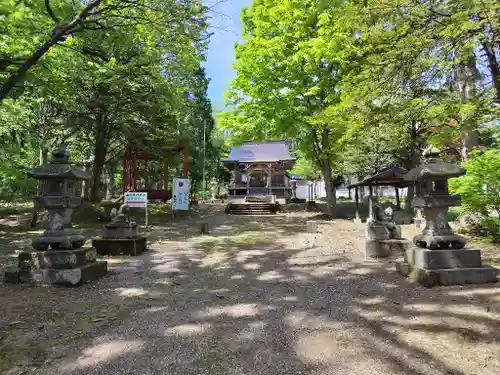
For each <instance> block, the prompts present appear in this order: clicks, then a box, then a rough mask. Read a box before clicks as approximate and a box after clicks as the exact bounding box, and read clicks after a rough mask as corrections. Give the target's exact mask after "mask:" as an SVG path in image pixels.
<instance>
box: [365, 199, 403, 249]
mask: <svg viewBox="0 0 500 375" xmlns="http://www.w3.org/2000/svg"><path fill="white" fill-rule="evenodd" d="M368 203H369V217H368V220H367V222H366V229H365V238H366V239H365V241H364V242H363V243H362V245H361V253H362V254H363V255H364V256H365V257H366V258H386V257H390V256H392V255H403V254H404V252H405V249H406V248H408V247H409V246H410V245H411V243H410V241H408V240H406V239H404V238H402V237H401V227H400V226H399V225H396V224H395V223H394V220H393V215H394V211H393V209H392V207H387V208H386V209H385V210H384V209H383V208H382V206H381V205H380V204H374V203H373V201H372V200H371V199H370V200H369V201H368Z"/></svg>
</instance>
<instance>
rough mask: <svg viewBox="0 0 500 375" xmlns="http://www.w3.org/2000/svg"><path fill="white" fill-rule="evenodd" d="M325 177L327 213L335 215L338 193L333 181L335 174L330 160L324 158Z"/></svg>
mask: <svg viewBox="0 0 500 375" xmlns="http://www.w3.org/2000/svg"><path fill="white" fill-rule="evenodd" d="M323 178H324V179H325V190H326V213H327V214H328V216H330V217H335V205H336V204H337V194H336V191H335V184H334V183H333V174H332V167H331V164H330V160H328V159H323Z"/></svg>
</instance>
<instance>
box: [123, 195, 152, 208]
mask: <svg viewBox="0 0 500 375" xmlns="http://www.w3.org/2000/svg"><path fill="white" fill-rule="evenodd" d="M125 203H126V204H128V205H129V206H130V207H147V206H148V193H140V192H128V193H125Z"/></svg>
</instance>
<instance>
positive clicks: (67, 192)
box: [28, 147, 90, 250]
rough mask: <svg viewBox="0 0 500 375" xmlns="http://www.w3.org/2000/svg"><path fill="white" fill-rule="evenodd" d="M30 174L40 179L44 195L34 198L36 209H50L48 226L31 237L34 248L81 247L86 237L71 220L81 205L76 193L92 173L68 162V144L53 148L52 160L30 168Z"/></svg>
mask: <svg viewBox="0 0 500 375" xmlns="http://www.w3.org/2000/svg"><path fill="white" fill-rule="evenodd" d="M28 176H30V177H32V178H35V179H37V180H40V184H41V195H40V196H38V197H36V198H35V202H34V203H35V209H36V210H40V209H46V210H47V211H48V212H49V217H50V223H49V228H48V229H47V230H46V231H45V232H44V233H43V234H42V235H41V236H39V237H37V238H34V239H33V241H32V245H33V248H34V249H35V250H47V249H48V248H49V246H50V248H51V249H52V250H60V249H61V250H71V249H79V248H80V247H82V246H83V245H84V244H85V237H84V236H83V235H82V234H79V233H76V232H75V231H74V229H73V226H72V224H71V214H72V212H73V209H74V208H77V207H79V206H80V205H81V203H82V199H81V198H80V197H79V196H78V195H77V194H78V193H79V190H80V187H81V186H80V182H81V181H84V180H89V179H90V175H89V174H88V173H87V172H85V171H83V170H81V169H79V168H75V167H73V166H71V165H70V164H69V156H68V153H67V151H66V148H65V147H61V148H59V149H56V150H54V151H53V152H52V160H51V162H50V164H45V165H41V166H39V167H36V168H35V169H33V170H31V171H29V172H28Z"/></svg>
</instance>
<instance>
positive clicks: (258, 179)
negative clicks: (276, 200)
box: [249, 170, 267, 188]
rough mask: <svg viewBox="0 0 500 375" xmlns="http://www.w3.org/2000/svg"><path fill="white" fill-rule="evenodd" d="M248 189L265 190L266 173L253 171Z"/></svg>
mask: <svg viewBox="0 0 500 375" xmlns="http://www.w3.org/2000/svg"><path fill="white" fill-rule="evenodd" d="M249 187H250V188H265V187H267V172H265V171H262V170H254V171H252V173H251V175H250V181H249Z"/></svg>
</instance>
